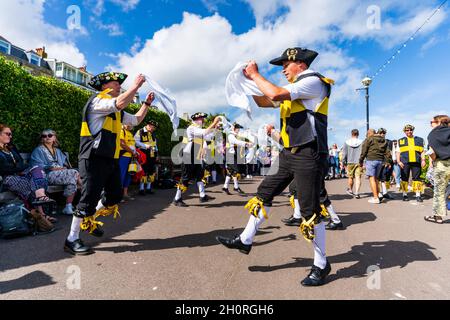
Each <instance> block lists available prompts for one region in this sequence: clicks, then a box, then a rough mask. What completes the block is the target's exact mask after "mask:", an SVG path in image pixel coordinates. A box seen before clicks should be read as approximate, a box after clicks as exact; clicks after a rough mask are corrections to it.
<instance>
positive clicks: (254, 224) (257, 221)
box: [240, 208, 270, 245]
mask: <svg viewBox="0 0 450 320" xmlns="http://www.w3.org/2000/svg"><path fill="white" fill-rule="evenodd" d="M265 209H266V213H267V216H268V215H269V211H270V208H265ZM265 220H266V218H264V215H263V213H262V210H259V213H258V218H255V216H254V215H250V219H249V220H248V223H247V226H246V227H245V229H244V231H243V232H242V233H241V235H240V238H241V241H242V243H243V244H246V245H249V244H252V243H253V238H255V235H256V232H257V231H258V229H259V227H260V226H261V224H262V223H263V222H264V221H265Z"/></svg>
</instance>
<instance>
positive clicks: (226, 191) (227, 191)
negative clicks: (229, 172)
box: [222, 188, 231, 196]
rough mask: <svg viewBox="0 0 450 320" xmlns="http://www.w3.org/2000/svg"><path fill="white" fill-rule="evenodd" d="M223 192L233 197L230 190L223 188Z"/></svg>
mask: <svg viewBox="0 0 450 320" xmlns="http://www.w3.org/2000/svg"><path fill="white" fill-rule="evenodd" d="M222 190H223V192H225V193H226V194H227V195H229V196H231V192H230V190H228V189H227V188H222Z"/></svg>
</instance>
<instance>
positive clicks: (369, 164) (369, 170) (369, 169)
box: [366, 160, 383, 178]
mask: <svg viewBox="0 0 450 320" xmlns="http://www.w3.org/2000/svg"><path fill="white" fill-rule="evenodd" d="M381 169H383V161H381V160H367V161H366V176H368V177H377V178H378V177H379V176H380V172H381Z"/></svg>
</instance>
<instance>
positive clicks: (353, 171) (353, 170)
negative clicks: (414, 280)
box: [347, 163, 363, 179]
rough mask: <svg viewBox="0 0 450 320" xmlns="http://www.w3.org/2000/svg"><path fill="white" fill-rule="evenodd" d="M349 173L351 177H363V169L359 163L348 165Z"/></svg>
mask: <svg viewBox="0 0 450 320" xmlns="http://www.w3.org/2000/svg"><path fill="white" fill-rule="evenodd" d="M347 174H348V177H349V178H352V179H353V178H355V177H359V178H361V176H362V174H363V170H362V168H361V166H360V165H359V164H358V163H349V164H348V165H347Z"/></svg>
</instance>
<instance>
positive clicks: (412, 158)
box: [398, 137, 424, 163]
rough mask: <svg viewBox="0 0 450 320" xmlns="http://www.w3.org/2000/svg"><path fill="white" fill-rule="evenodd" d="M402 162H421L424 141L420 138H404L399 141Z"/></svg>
mask: <svg viewBox="0 0 450 320" xmlns="http://www.w3.org/2000/svg"><path fill="white" fill-rule="evenodd" d="M398 146H399V148H400V161H401V162H403V163H408V162H420V160H421V154H422V152H423V149H424V141H423V139H422V138H420V137H412V138H408V137H403V138H401V139H400V140H398Z"/></svg>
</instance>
